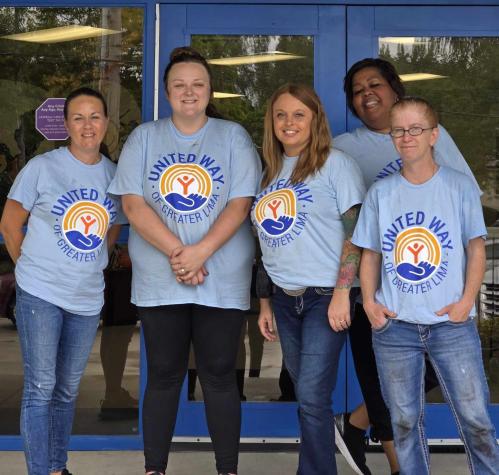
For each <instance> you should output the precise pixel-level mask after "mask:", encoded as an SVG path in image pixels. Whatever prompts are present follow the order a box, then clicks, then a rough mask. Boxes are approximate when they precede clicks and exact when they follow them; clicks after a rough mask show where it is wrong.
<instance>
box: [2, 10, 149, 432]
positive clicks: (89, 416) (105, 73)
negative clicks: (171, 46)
mask: <svg viewBox="0 0 499 475" xmlns="http://www.w3.org/2000/svg"><path fill="white" fill-rule="evenodd" d="M143 28H144V11H143V9H141V8H37V7H32V8H13V7H1V8H0V104H1V106H0V212H1V211H2V210H3V206H4V203H5V200H6V197H7V193H8V191H9V189H10V186H11V185H12V182H13V180H14V178H15V177H16V175H17V173H18V172H19V171H20V170H21V168H22V167H23V166H24V165H25V164H26V163H27V162H28V161H29V160H30V159H31V158H32V157H34V156H35V155H38V154H40V153H44V152H46V151H49V150H53V149H54V148H57V147H60V146H61V145H65V144H66V142H65V141H64V140H61V137H60V136H57V134H53V133H52V132H53V129H50V127H49V126H48V125H47V123H48V122H49V120H48V119H46V120H45V122H44V123H42V124H40V122H38V123H37V122H36V119H35V116H36V110H37V109H38V108H39V107H40V106H41V105H42V104H43V103H44V102H45V101H46V100H47V99H49V98H64V97H66V96H67V94H68V93H69V92H70V91H72V90H73V89H76V88H78V87H81V86H89V87H92V88H94V89H100V90H101V91H102V93H103V94H104V96H105V98H106V100H107V104H108V113H109V118H110V124H109V129H108V132H107V135H106V138H105V141H104V143H105V145H106V148H107V152H108V154H109V156H110V157H111V158H112V159H113V160H117V158H118V155H119V151H120V149H121V146H122V144H123V143H124V141H125V139H126V137H127V136H128V134H129V133H130V132H131V130H132V129H133V128H134V127H135V126H136V125H137V124H138V123H140V121H141V109H142V63H143ZM52 119H53V120H56V118H55V117H51V120H52ZM37 126H38V127H37ZM42 132H43V134H42ZM123 253H126V249H125V250H124V251H123V252H122V256H121V257H120V258H119V259H118V258H117V259H115V260H113V262H114V267H113V268H112V270H110V271H109V272H108V276H107V281H108V290H107V294H108V295H107V297H108V298H107V301H106V304H107V307H106V308H107V310H106V311H105V312H103V323H102V326H101V328H100V329H99V334H98V338H97V340H96V342H95V345H94V349H93V352H92V354H91V356H90V361H89V364H88V367H87V370H86V373H85V375H84V377H83V380H82V383H81V388H80V397H79V398H78V402H77V410H76V417H75V422H74V430H73V433H75V434H133V433H135V432H136V431H137V427H138V409H137V407H138V406H137V400H136V398H137V397H138V390H139V363H138V359H139V356H138V351H139V336H138V328H137V327H136V317H135V310H134V309H129V308H126V305H125V306H123V307H120V308H121V315H120V316H118V317H116V315H115V314H117V312H118V310H116V308H117V305H118V303H120V298H123V296H124V295H125V294H126V292H129V285H130V284H129V274H130V269H129V266H128V265H125V264H124V263H126V254H123ZM127 279H128V280H127ZM12 282H13V265H12V262H11V261H10V259H9V257H8V255H7V253H6V251H5V249H4V247H2V249H1V252H0V304H1V303H2V299H3V300H4V301H5V302H4V304H3V305H2V307H1V308H0V316H1V317H2V318H0V343H1V347H2V349H3V351H5V352H6V353H4V358H2V368H1V369H2V371H0V420H2V424H1V425H0V434H18V433H19V408H20V400H21V394H22V386H23V380H22V363H21V355H20V351H19V343H18V338H17V332H16V329H15V326H14V325H13V324H12V323H11V322H10V321H9V320H8V319H7V318H3V317H4V316H6V317H9V316H11V315H12V302H13V298H14V293H13V292H12V290H11V285H12ZM118 289H119V292H118ZM118 293H120V294H121V295H118ZM125 302H126V300H125ZM5 355H8V357H7V358H5ZM103 368H104V369H103ZM126 391H129V393H130V395H129V393H128V392H126ZM101 401H102V407H101Z"/></svg>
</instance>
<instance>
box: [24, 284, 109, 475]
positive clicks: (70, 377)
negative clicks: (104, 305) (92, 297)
mask: <svg viewBox="0 0 499 475" xmlns="http://www.w3.org/2000/svg"><path fill="white" fill-rule="evenodd" d="M16 293H17V295H16V297H17V303H16V319H17V328H18V331H19V341H20V344H21V352H22V357H23V365H24V389H23V397H22V406H21V435H22V437H23V442H24V453H25V456H26V464H27V466H28V474H29V475H47V474H48V473H49V472H58V471H60V470H63V469H64V468H66V462H67V458H68V457H67V447H68V444H69V437H70V435H71V427H72V425H73V415H74V408H75V401H76V397H77V395H78V386H79V384H80V379H81V377H82V375H83V371H84V370H85V366H86V364H87V360H88V356H89V355H90V350H91V349H92V344H93V342H94V339H95V334H96V332H97V327H98V325H99V319H100V315H94V316H91V317H88V316H82V315H76V314H74V313H69V312H67V311H65V310H63V309H61V308H60V307H57V306H56V305H53V304H51V303H49V302H46V301H45V300H42V299H39V298H38V297H35V296H34V295H31V294H29V293H28V292H25V291H24V290H22V289H21V288H20V287H19V286H17V288H16Z"/></svg>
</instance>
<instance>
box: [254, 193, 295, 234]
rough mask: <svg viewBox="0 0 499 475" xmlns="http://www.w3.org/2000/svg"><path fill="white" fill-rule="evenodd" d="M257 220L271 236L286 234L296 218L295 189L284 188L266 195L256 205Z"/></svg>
mask: <svg viewBox="0 0 499 475" xmlns="http://www.w3.org/2000/svg"><path fill="white" fill-rule="evenodd" d="M255 220H256V222H257V223H258V224H259V225H260V226H261V227H262V229H263V230H264V231H265V233H266V234H268V235H269V236H272V237H279V236H282V235H283V234H285V233H286V232H287V231H289V230H290V229H291V227H292V226H293V224H294V222H295V220H296V195H295V193H294V191H293V190H290V189H282V190H277V191H273V192H272V193H269V194H267V195H265V196H264V197H263V198H262V199H261V200H260V201H259V202H258V203H257V205H256V207H255Z"/></svg>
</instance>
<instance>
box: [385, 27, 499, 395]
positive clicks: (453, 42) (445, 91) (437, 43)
mask: <svg viewBox="0 0 499 475" xmlns="http://www.w3.org/2000/svg"><path fill="white" fill-rule="evenodd" d="M379 54H380V57H382V58H384V59H387V60H389V61H390V62H391V63H393V64H394V65H395V67H396V69H397V71H398V72H399V74H401V75H402V78H403V79H404V81H405V86H406V89H407V93H408V94H410V95H417V96H422V97H424V98H426V99H428V100H429V101H430V102H431V104H432V105H433V106H435V108H436V109H437V111H438V114H439V116H440V122H441V123H442V124H443V125H444V127H445V128H446V129H447V130H448V131H449V133H450V134H451V136H452V138H453V139H454V141H455V142H456V144H457V145H458V147H459V149H460V150H461V153H462V154H463V155H464V157H465V158H466V161H467V162H468V164H469V165H470V167H471V169H472V171H473V173H474V174H475V177H476V179H477V181H478V183H479V184H480V187H481V189H482V191H483V195H482V205H483V210H484V215H485V221H486V224H487V226H488V232H489V239H488V240H487V244H486V246H487V271H486V274H485V279H484V284H483V286H482V291H481V292H480V296H479V299H480V302H479V310H480V312H479V317H478V328H479V332H480V336H481V339H482V348H483V360H484V365H485V369H486V372H487V377H488V382H489V385H490V390H491V400H492V402H494V403H499V304H498V302H499V247H497V244H496V239H497V237H499V215H498V211H499V200H498V198H499V195H498V193H499V173H498V171H499V168H498V166H499V126H498V124H499V122H498V119H499V95H498V94H497V90H498V78H499V38H467V37H403V38H380V39H379ZM430 396H431V400H432V401H435V402H437V401H441V400H442V398H441V395H435V394H433V395H430Z"/></svg>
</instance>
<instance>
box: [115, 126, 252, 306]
mask: <svg viewBox="0 0 499 475" xmlns="http://www.w3.org/2000/svg"><path fill="white" fill-rule="evenodd" d="M260 176H261V162H260V158H259V157H258V154H257V153H256V150H255V148H254V146H253V143H252V141H251V139H250V137H249V135H248V134H247V132H246V131H245V130H244V129H243V128H242V127H241V126H240V125H238V124H236V123H234V122H229V121H226V120H220V119H213V118H210V119H208V122H207V123H206V124H205V125H204V127H202V128H201V129H200V130H199V131H198V132H196V133H195V134H193V135H188V136H186V135H182V134H181V133H180V132H179V131H178V130H177V129H176V128H175V126H174V125H173V122H172V121H171V119H161V120H157V121H154V122H148V123H145V124H142V125H140V126H138V127H137V128H136V129H135V130H134V131H133V132H132V134H130V136H129V138H128V140H127V142H126V144H125V146H124V147H123V151H122V152H121V156H120V159H119V162H118V170H117V172H116V176H115V178H114V180H113V182H112V183H111V186H110V187H109V192H110V193H114V194H117V195H125V194H132V195H139V196H143V197H144V199H145V201H146V203H147V204H148V205H149V206H150V207H151V208H152V209H153V210H154V211H155V212H156V214H157V215H158V216H159V217H160V218H161V220H162V221H163V223H165V225H166V226H167V227H168V229H169V230H170V231H171V232H172V233H173V234H175V235H176V236H178V237H179V238H180V240H181V241H182V242H183V243H184V244H195V243H197V242H199V241H200V240H201V239H202V238H203V237H204V236H205V235H206V233H207V232H208V231H209V229H210V227H211V226H212V225H213V223H214V222H215V221H216V219H217V218H218V216H219V215H220V213H221V212H222V211H223V210H224V209H225V207H226V206H227V203H228V202H229V200H232V199H234V198H241V197H253V196H255V194H256V192H257V188H258V182H259V179H260ZM129 252H130V257H131V259H132V272H133V277H132V302H133V303H135V304H136V305H138V306H142V307H152V306H158V305H173V304H183V303H196V304H199V305H206V306H210V307H220V308H237V309H243V310H246V309H248V308H249V299H250V295H249V288H250V283H251V267H252V264H253V258H254V238H253V236H252V234H251V229H250V224H249V219H247V220H246V221H245V222H244V223H243V224H242V225H241V226H240V228H239V229H238V230H237V232H236V233H235V234H234V236H232V238H231V239H230V240H229V241H227V242H226V243H225V244H224V245H223V246H222V247H221V248H220V249H218V251H217V252H215V253H214V254H213V256H211V257H210V258H209V259H208V260H207V261H206V263H205V266H206V269H207V270H208V272H209V275H208V276H207V277H206V279H205V282H204V283H203V284H202V285H197V286H191V285H184V284H180V283H178V282H177V281H176V279H175V275H174V274H173V272H172V270H171V268H170V264H169V261H168V259H167V257H166V256H165V255H164V254H163V253H162V252H160V251H159V250H157V249H156V248H155V247H153V246H152V245H151V244H149V243H148V242H147V241H146V240H144V239H143V238H142V237H141V236H139V235H138V234H137V233H136V232H135V230H134V229H133V227H131V229H130V238H129Z"/></svg>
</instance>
